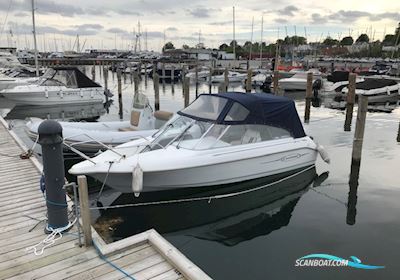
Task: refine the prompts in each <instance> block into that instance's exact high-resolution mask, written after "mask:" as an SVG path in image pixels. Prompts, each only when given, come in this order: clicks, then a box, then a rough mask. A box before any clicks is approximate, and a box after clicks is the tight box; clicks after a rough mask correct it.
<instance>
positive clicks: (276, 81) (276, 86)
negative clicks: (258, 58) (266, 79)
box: [272, 70, 279, 95]
mask: <svg viewBox="0 0 400 280" xmlns="http://www.w3.org/2000/svg"><path fill="white" fill-rule="evenodd" d="M272 85H273V87H274V94H275V95H279V71H278V70H275V71H274V79H273V84H272Z"/></svg>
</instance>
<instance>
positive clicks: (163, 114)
mask: <svg viewBox="0 0 400 280" xmlns="http://www.w3.org/2000/svg"><path fill="white" fill-rule="evenodd" d="M153 115H154V117H155V118H156V119H157V120H162V121H168V120H169V119H170V118H172V116H173V115H174V113H171V112H167V111H155V112H154V114H153Z"/></svg>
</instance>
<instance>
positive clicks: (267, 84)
mask: <svg viewBox="0 0 400 280" xmlns="http://www.w3.org/2000/svg"><path fill="white" fill-rule="evenodd" d="M271 84H272V76H271V75H270V76H267V77H265V81H264V83H263V84H262V86H261V87H260V89H261V90H262V91H263V92H265V93H271Z"/></svg>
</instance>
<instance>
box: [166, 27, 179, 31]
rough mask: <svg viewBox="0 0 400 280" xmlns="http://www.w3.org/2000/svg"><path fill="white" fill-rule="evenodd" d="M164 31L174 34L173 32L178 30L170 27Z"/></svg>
mask: <svg viewBox="0 0 400 280" xmlns="http://www.w3.org/2000/svg"><path fill="white" fill-rule="evenodd" d="M165 30H166V31H172V32H175V31H178V28H176V27H174V26H170V27H168V28H167V29H165Z"/></svg>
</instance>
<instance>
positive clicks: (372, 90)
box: [342, 78, 400, 103]
mask: <svg viewBox="0 0 400 280" xmlns="http://www.w3.org/2000/svg"><path fill="white" fill-rule="evenodd" d="M348 91H349V89H348V87H345V88H343V89H342V94H343V95H344V94H346V95H347V93H348ZM356 95H366V96H368V103H387V102H389V103H393V102H396V101H397V100H398V99H399V97H400V83H398V82H397V81H396V80H389V79H372V78H371V79H365V81H362V82H359V83H356ZM342 97H343V96H342Z"/></svg>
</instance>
